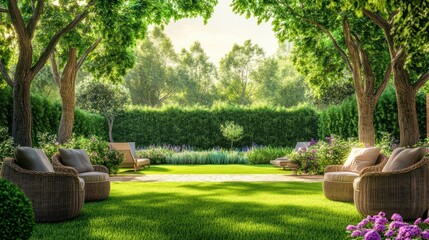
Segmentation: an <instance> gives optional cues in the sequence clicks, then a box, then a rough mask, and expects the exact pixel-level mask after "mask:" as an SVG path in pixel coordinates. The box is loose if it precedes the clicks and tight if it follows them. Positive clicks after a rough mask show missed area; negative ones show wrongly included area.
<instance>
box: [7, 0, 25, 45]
mask: <svg viewBox="0 0 429 240" xmlns="http://www.w3.org/2000/svg"><path fill="white" fill-rule="evenodd" d="M8 8H9V10H8V12H9V14H10V19H11V20H12V24H13V27H14V29H15V32H16V34H17V35H18V41H19V43H20V44H24V43H25V42H26V39H27V34H26V33H25V23H24V19H23V18H22V15H21V11H20V10H19V8H18V3H17V0H9V1H8Z"/></svg>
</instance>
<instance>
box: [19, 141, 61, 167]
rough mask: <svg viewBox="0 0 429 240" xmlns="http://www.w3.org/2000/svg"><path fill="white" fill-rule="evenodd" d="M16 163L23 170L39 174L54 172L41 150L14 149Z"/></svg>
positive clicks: (28, 148)
mask: <svg viewBox="0 0 429 240" xmlns="http://www.w3.org/2000/svg"><path fill="white" fill-rule="evenodd" d="M15 158H16V163H17V164H18V165H19V166H21V167H22V168H24V169H27V170H32V171H39V172H54V168H53V167H52V164H51V162H49V159H48V157H47V156H46V154H45V152H43V150H42V149H34V148H30V147H17V148H16V149H15Z"/></svg>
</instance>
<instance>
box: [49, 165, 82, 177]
mask: <svg viewBox="0 0 429 240" xmlns="http://www.w3.org/2000/svg"><path fill="white" fill-rule="evenodd" d="M54 170H55V172H63V173H71V174H73V175H74V176H76V177H79V174H78V172H77V171H76V169H74V168H72V167H66V166H62V167H59V166H54Z"/></svg>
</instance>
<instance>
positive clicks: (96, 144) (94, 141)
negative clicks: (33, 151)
mask: <svg viewBox="0 0 429 240" xmlns="http://www.w3.org/2000/svg"><path fill="white" fill-rule="evenodd" d="M37 139H38V142H39V144H40V147H41V148H42V149H43V150H44V151H45V153H46V155H47V156H48V157H49V158H51V157H52V156H53V155H54V154H55V153H57V152H58V149H59V148H71V149H83V150H85V151H86V152H87V153H88V155H89V159H90V160H91V163H92V164H94V165H103V166H106V167H107V168H108V169H109V173H110V174H116V173H117V172H118V170H119V166H120V165H121V164H122V162H123V161H124V156H123V155H122V154H121V153H119V152H118V151H116V150H114V149H112V148H111V147H110V145H109V143H108V142H105V141H102V140H100V139H98V138H97V137H95V136H93V137H91V138H84V137H82V136H79V137H73V138H72V139H70V140H69V141H68V142H67V143H65V144H62V145H60V144H58V143H57V142H56V140H55V139H56V137H55V136H54V135H49V134H47V133H44V134H39V135H38V137H37Z"/></svg>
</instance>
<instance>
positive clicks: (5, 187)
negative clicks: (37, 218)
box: [0, 178, 34, 239]
mask: <svg viewBox="0 0 429 240" xmlns="http://www.w3.org/2000/svg"><path fill="white" fill-rule="evenodd" d="M33 227H34V212H33V208H32V206H31V202H30V200H29V199H28V197H27V196H25V194H24V193H23V192H22V191H21V190H20V189H19V188H18V187H17V186H15V185H14V184H12V183H11V182H10V181H8V180H6V179H2V178H0V236H1V237H0V238H1V239H29V238H30V237H31V234H32V232H33Z"/></svg>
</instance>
